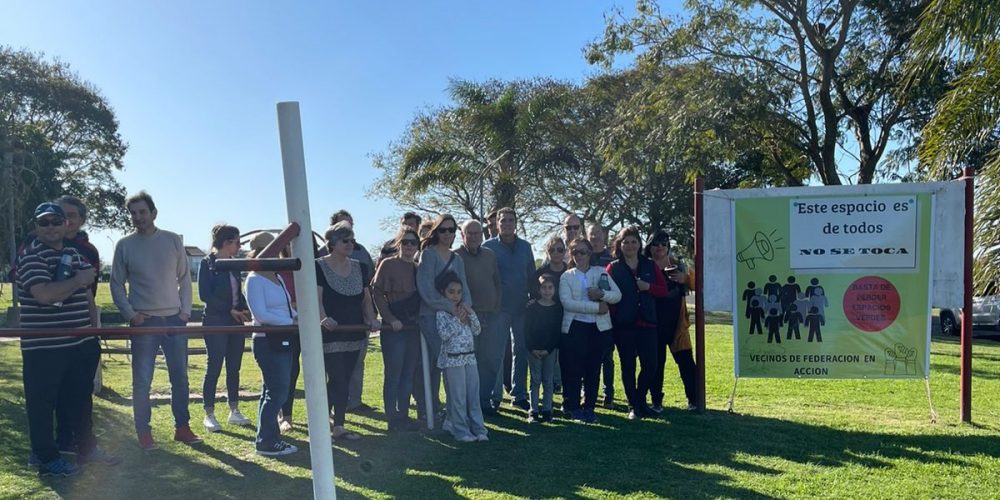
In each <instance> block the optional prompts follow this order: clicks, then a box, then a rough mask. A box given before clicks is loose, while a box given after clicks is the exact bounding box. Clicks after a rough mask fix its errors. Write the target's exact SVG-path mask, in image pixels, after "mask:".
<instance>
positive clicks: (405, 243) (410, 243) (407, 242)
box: [399, 240, 417, 247]
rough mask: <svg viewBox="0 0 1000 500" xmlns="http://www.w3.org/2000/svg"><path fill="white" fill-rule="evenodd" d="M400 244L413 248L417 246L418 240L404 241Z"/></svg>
mask: <svg viewBox="0 0 1000 500" xmlns="http://www.w3.org/2000/svg"><path fill="white" fill-rule="evenodd" d="M399 244H400V245H403V246H407V247H413V246H417V240H402V241H400V242H399Z"/></svg>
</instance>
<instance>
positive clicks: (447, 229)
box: [437, 226, 457, 234]
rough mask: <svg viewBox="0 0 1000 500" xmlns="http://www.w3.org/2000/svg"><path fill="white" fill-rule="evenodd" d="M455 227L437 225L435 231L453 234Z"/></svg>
mask: <svg viewBox="0 0 1000 500" xmlns="http://www.w3.org/2000/svg"><path fill="white" fill-rule="evenodd" d="M456 229H457V228H455V227H454V226H452V227H439V228H437V232H438V234H445V233H451V234H455V230H456Z"/></svg>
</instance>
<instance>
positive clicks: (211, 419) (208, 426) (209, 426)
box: [201, 413, 222, 432]
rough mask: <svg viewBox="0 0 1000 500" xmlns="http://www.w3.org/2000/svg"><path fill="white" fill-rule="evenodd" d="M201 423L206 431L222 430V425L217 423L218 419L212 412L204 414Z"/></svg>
mask: <svg viewBox="0 0 1000 500" xmlns="http://www.w3.org/2000/svg"><path fill="white" fill-rule="evenodd" d="M201 424H202V425H204V426H205V430H206V431H208V432H219V431H221V430H222V426H221V425H219V421H218V420H216V419H215V415H214V414H212V413H209V414H206V415H205V418H204V419H202V421H201Z"/></svg>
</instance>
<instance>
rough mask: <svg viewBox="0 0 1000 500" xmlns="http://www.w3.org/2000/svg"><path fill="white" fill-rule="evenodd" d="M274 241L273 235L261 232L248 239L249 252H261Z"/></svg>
mask: <svg viewBox="0 0 1000 500" xmlns="http://www.w3.org/2000/svg"><path fill="white" fill-rule="evenodd" d="M272 241H274V235H273V234H271V233H268V232H266V231H261V232H259V233H257V234H255V235H254V236H253V238H250V249H251V250H263V249H265V248H267V246H268V245H270V244H271V242H272Z"/></svg>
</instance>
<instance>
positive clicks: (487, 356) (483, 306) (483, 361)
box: [455, 220, 507, 415]
mask: <svg viewBox="0 0 1000 500" xmlns="http://www.w3.org/2000/svg"><path fill="white" fill-rule="evenodd" d="M482 245H483V225H482V224H481V223H480V222H479V221H477V220H467V221H465V223H464V224H462V247H461V248H459V249H458V250H456V251H455V253H457V254H458V255H459V256H461V257H462V262H464V263H465V279H466V281H467V282H468V283H469V294H470V295H471V296H472V310H473V311H475V312H476V316H478V317H479V323H480V325H482V333H480V334H479V337H478V338H476V365H477V366H478V367H479V403H480V406H481V407H482V409H483V413H485V414H488V415H489V414H496V412H497V409H498V408H499V406H500V402H501V401H503V387H502V385H501V382H500V381H501V378H500V368H501V367H502V366H503V357H504V348H505V347H507V336H506V335H504V334H503V332H501V331H500V328H499V325H498V322H497V320H498V318H497V312H498V311H499V310H500V294H501V292H500V268H499V267H497V256H496V254H494V253H493V250H490V249H489V248H484V247H483V246H482Z"/></svg>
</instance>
